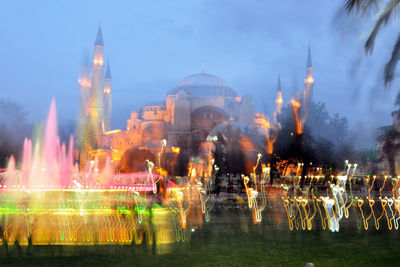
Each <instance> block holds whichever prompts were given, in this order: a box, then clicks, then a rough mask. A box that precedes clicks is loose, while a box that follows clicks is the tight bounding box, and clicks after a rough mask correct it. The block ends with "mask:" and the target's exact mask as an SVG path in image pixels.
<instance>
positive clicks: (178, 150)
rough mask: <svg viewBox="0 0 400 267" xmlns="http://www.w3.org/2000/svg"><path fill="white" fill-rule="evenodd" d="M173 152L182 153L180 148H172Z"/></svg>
mask: <svg viewBox="0 0 400 267" xmlns="http://www.w3.org/2000/svg"><path fill="white" fill-rule="evenodd" d="M172 152H174V153H176V154H179V153H180V152H181V149H180V148H179V147H172Z"/></svg>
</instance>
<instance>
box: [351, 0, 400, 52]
mask: <svg viewBox="0 0 400 267" xmlns="http://www.w3.org/2000/svg"><path fill="white" fill-rule="evenodd" d="M359 1H360V0H359ZM366 1H368V0H366ZM399 3H400V0H391V1H389V3H387V5H386V6H385V8H384V9H383V10H382V12H380V13H379V14H378V20H377V22H376V24H375V26H374V29H373V30H372V32H371V34H370V35H369V37H368V39H367V41H366V42H365V46H364V47H365V53H366V54H371V53H372V50H373V49H374V45H375V39H376V36H377V34H378V32H379V29H380V28H381V26H382V25H385V24H386V23H387V22H388V20H389V18H390V16H391V15H392V14H393V11H394V10H395V9H396V7H397V5H398V4H399Z"/></svg>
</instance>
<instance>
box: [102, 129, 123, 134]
mask: <svg viewBox="0 0 400 267" xmlns="http://www.w3.org/2000/svg"><path fill="white" fill-rule="evenodd" d="M119 132H121V130H119V129H117V130H112V131H108V132H105V134H106V135H108V134H114V133H119Z"/></svg>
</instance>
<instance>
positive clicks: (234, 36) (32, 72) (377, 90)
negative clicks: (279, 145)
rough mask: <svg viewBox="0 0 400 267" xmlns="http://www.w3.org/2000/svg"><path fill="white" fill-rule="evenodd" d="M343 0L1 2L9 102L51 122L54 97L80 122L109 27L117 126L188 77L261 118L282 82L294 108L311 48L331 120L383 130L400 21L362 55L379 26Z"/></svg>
mask: <svg viewBox="0 0 400 267" xmlns="http://www.w3.org/2000/svg"><path fill="white" fill-rule="evenodd" d="M343 4H344V1H318V0H315V1H295V0H292V1H285V4H283V2H282V1H256V0H254V1H244V0H243V1H238V0H221V1H213V0H191V1H98V0H96V1H72V0H68V1H23V2H22V1H7V2H6V3H5V2H3V3H2V4H1V8H2V11H3V12H2V14H1V16H0V32H1V35H0V36H1V37H0V38H1V49H0V73H1V74H0V84H1V95H0V97H1V98H8V99H11V100H14V101H16V102H18V103H20V104H21V105H23V106H24V107H25V110H26V111H27V112H28V113H29V119H30V120H31V121H33V122H39V121H42V120H44V119H45V117H46V115H47V111H48V109H49V106H50V101H51V99H52V98H53V97H54V98H55V99H56V102H57V110H58V116H59V120H60V121H68V120H75V119H76V118H77V113H78V106H79V97H80V92H79V84H78V82H77V81H78V77H79V73H80V70H81V65H82V62H83V60H84V58H85V55H88V54H89V55H90V56H92V52H93V43H94V40H95V37H96V32H97V28H98V25H99V21H101V27H102V31H103V40H104V45H105V49H104V54H105V59H106V60H107V59H109V60H110V63H111V72H112V77H113V80H112V92H113V103H112V104H113V110H112V112H113V114H112V126H113V128H125V127H126V119H127V118H128V117H129V116H130V111H131V110H135V109H136V110H139V109H140V107H141V106H142V105H144V104H146V103H148V102H152V101H159V100H164V98H165V96H166V93H167V91H168V90H169V89H171V88H173V87H175V86H176V85H177V84H178V83H179V82H180V81H181V80H183V79H184V78H185V77H187V76H189V75H191V74H194V73H199V72H200V71H201V66H202V63H203V62H204V64H205V72H206V73H210V74H213V75H216V76H218V77H220V78H222V79H223V80H225V81H226V82H227V83H228V84H229V85H230V86H231V87H232V88H233V89H235V90H236V91H237V92H238V93H239V94H240V95H243V94H245V93H250V94H252V96H253V99H254V103H255V105H256V110H257V111H260V112H264V111H267V112H269V113H272V110H273V103H274V99H275V93H276V84H277V77H278V73H280V75H281V80H282V88H283V91H284V100H285V101H286V102H287V101H288V100H289V98H290V97H291V95H292V93H293V92H294V91H295V90H296V89H297V90H298V91H300V90H302V89H303V79H304V78H305V77H304V76H305V71H306V68H305V67H306V57H307V46H308V44H309V42H310V43H311V52H312V61H313V73H314V79H315V85H314V99H316V100H319V101H322V102H325V103H326V105H327V109H328V111H329V112H331V113H334V112H337V113H339V114H341V115H344V116H346V117H348V119H349V121H350V122H351V124H353V125H354V124H355V123H357V122H359V121H362V122H367V123H370V124H371V125H373V126H382V125H385V124H386V125H387V124H389V123H390V121H391V117H390V112H391V111H392V110H393V109H394V106H393V101H394V96H395V94H396V93H397V90H398V89H397V88H399V86H398V85H399V82H398V81H395V82H394V83H393V84H392V87H391V88H390V89H384V88H383V83H382V82H381V81H380V78H379V77H381V72H382V70H383V66H384V64H385V62H386V61H387V59H388V58H389V56H390V54H391V48H392V46H393V43H394V39H395V38H396V37H397V36H396V35H395V34H393V30H392V29H393V28H394V27H395V26H396V23H397V22H396V21H390V22H389V23H388V25H387V27H386V28H385V30H384V31H383V32H382V33H380V34H379V35H378V39H377V42H376V47H375V49H374V53H373V54H372V55H371V56H369V57H366V56H365V53H364V49H363V44H364V42H365V39H366V37H367V35H368V33H369V31H370V30H371V25H372V21H361V20H359V19H357V18H349V17H346V20H343V19H342V18H341V16H340V15H338V14H339V9H340V7H341V6H342V5H343Z"/></svg>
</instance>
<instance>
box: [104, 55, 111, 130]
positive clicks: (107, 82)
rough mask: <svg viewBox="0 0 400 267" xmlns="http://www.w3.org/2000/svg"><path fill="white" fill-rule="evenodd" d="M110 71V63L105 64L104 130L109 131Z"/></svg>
mask: <svg viewBox="0 0 400 267" xmlns="http://www.w3.org/2000/svg"><path fill="white" fill-rule="evenodd" d="M111 98H112V93H111V70H110V61H109V60H108V62H107V68H106V75H105V76H104V130H105V131H106V132H107V131H110V130H111Z"/></svg>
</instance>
